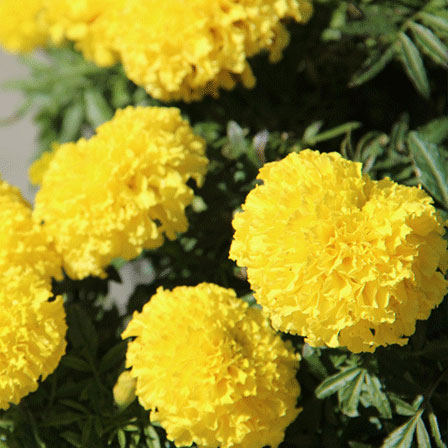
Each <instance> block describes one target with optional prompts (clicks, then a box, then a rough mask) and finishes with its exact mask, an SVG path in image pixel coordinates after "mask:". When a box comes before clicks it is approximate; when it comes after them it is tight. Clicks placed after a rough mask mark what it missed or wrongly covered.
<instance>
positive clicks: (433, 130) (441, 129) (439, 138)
mask: <svg viewBox="0 0 448 448" xmlns="http://www.w3.org/2000/svg"><path fill="white" fill-rule="evenodd" d="M417 131H418V133H419V134H420V135H421V136H422V138H423V140H425V141H427V142H429V143H434V144H436V145H438V144H440V143H442V142H443V141H444V140H446V139H447V138H448V117H442V118H436V119H435V120H432V121H430V122H429V123H427V124H425V125H424V126H421V127H419V128H418V129H417Z"/></svg>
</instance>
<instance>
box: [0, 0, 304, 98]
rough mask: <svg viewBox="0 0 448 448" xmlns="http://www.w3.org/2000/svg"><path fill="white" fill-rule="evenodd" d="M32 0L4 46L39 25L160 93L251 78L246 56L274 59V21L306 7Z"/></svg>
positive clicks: (266, 1) (277, 51)
mask: <svg viewBox="0 0 448 448" xmlns="http://www.w3.org/2000/svg"><path fill="white" fill-rule="evenodd" d="M2 2H3V4H4V5H5V6H3V8H4V9H6V10H5V12H4V15H3V17H5V19H7V20H8V21H9V20H10V17H14V13H13V12H14V11H12V10H11V11H9V10H8V9H7V8H13V6H12V5H13V2H12V1H11V0H2ZM28 2H30V0H27V3H28ZM31 3H32V5H31V6H32V7H31V8H30V9H29V10H27V11H26V13H24V14H26V17H25V19H26V21H25V22H24V23H23V24H22V23H20V26H19V27H17V31H16V30H15V29H14V28H13V27H12V26H9V25H8V27H7V28H6V30H4V32H1V31H0V43H2V44H3V45H4V46H5V47H6V48H8V49H10V50H12V51H26V50H29V49H31V48H32V47H34V46H38V45H41V44H42V43H43V41H44V40H45V39H44V36H45V33H48V39H49V40H50V41H51V42H53V43H56V44H60V43H61V42H62V41H63V40H64V39H70V40H72V41H73V42H75V43H76V47H77V48H78V49H79V50H81V51H82V52H83V53H84V55H85V56H86V57H87V58H88V59H90V60H93V61H94V62H95V63H97V64H98V65H100V66H107V65H111V64H114V63H115V62H118V61H121V62H122V64H123V66H124V68H125V71H126V73H127V75H128V77H129V78H130V79H131V80H132V81H134V82H135V83H136V84H138V85H142V86H144V87H145V89H146V90H147V91H148V92H149V93H150V94H151V95H152V96H153V97H155V98H158V99H162V100H165V101H170V100H179V99H183V100H185V101H191V100H196V99H200V98H202V97H203V95H205V94H212V95H216V94H217V92H218V90H219V89H220V88H225V89H231V88H233V87H234V85H235V84H236V82H238V81H242V82H243V84H244V85H245V86H247V87H251V86H253V85H254V83H255V78H254V76H253V74H252V71H251V68H250V66H249V63H248V61H247V59H248V58H249V57H251V56H253V55H255V54H257V53H259V52H260V51H263V50H267V51H269V53H270V59H271V61H272V62H275V61H277V60H278V59H280V57H281V53H282V50H283V48H284V47H285V46H286V45H287V44H288V41H289V34H288V32H287V31H286V29H285V27H284V25H283V24H282V23H281V21H282V20H283V19H288V18H291V19H294V20H296V21H298V22H306V21H307V20H308V19H309V18H310V16H311V13H312V7H311V3H310V1H309V0H255V1H254V0H243V1H240V0H191V1H189V2H188V6H186V5H187V4H186V3H185V2H184V1H181V0H171V1H169V2H159V1H155V0H149V1H144V2H142V1H140V0H113V1H112V2H111V1H106V0H101V1H98V0H82V1H81V0H80V1H76V2H73V1H69V0H58V1H54V0H51V1H50V0H33V1H32V2H31ZM1 4H2V3H1V2H0V5H1ZM39 4H40V6H39ZM10 5H11V6H10ZM14 5H15V3H14ZM21 9H22V8H21ZM23 9H25V8H23ZM8 11H9V13H8ZM0 17H2V14H0ZM12 22H16V19H15V18H14V20H12ZM17 23H19V22H18V21H17ZM0 28H1V27H0ZM123 29H125V30H126V33H123V32H122V30H123ZM28 35H29V40H28V39H27V36H28Z"/></svg>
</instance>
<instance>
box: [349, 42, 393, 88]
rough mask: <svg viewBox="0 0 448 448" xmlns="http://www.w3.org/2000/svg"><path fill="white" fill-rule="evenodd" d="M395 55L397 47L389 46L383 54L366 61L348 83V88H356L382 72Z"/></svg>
mask: <svg viewBox="0 0 448 448" xmlns="http://www.w3.org/2000/svg"><path fill="white" fill-rule="evenodd" d="M396 53H397V45H395V44H394V45H391V46H390V47H389V48H388V49H387V50H386V51H385V52H383V53H376V54H375V55H373V57H371V58H369V59H367V61H366V62H365V63H364V65H363V67H362V68H361V69H360V70H359V71H358V72H356V73H355V74H354V75H353V77H352V79H351V80H350V82H349V84H348V85H349V87H357V86H360V85H361V84H364V83H365V82H367V81H370V80H371V79H373V78H374V77H375V76H377V75H378V74H379V73H381V71H383V70H384V68H385V67H386V65H387V64H388V63H389V62H390V61H391V60H392V59H393V57H394V56H395V54H396Z"/></svg>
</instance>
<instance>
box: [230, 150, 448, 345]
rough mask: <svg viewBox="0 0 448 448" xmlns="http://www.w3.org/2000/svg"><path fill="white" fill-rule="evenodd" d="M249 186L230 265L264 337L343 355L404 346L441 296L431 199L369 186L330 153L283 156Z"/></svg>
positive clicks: (442, 251)
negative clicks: (264, 315)
mask: <svg viewBox="0 0 448 448" xmlns="http://www.w3.org/2000/svg"><path fill="white" fill-rule="evenodd" d="M258 178H259V179H261V180H263V185H259V186H257V187H256V188H255V189H254V190H253V191H251V192H250V193H249V195H248V197H247V199H246V203H245V204H244V205H243V212H242V213H238V214H236V216H235V218H234V221H233V226H234V228H235V237H234V238H235V239H234V241H233V243H232V246H231V249H230V257H231V258H232V259H234V260H237V263H238V265H240V266H246V267H247V273H248V278H249V281H250V283H251V285H252V288H253V289H254V291H255V293H256V298H257V300H258V302H259V303H260V304H261V305H262V306H263V307H264V308H265V309H266V310H267V311H268V312H269V313H270V316H271V320H272V324H273V326H274V328H276V329H279V330H282V331H287V332H290V333H294V334H299V335H302V336H306V341H307V342H308V343H309V344H311V345H313V346H318V345H322V344H326V345H328V346H330V347H336V346H341V345H342V346H347V347H348V348H349V350H351V351H353V352H360V351H369V352H373V351H374V350H375V348H376V347H378V346H380V345H388V344H400V345H404V344H406V343H407V341H408V338H407V337H408V336H410V335H411V334H412V333H413V332H414V330H415V323H416V320H417V319H427V318H428V316H429V314H430V312H431V310H432V309H433V308H434V307H436V306H437V305H438V304H439V303H440V302H441V301H442V299H443V297H444V295H445V293H446V291H447V281H446V280H445V279H444V275H443V274H442V272H443V273H444V272H446V267H447V251H446V243H445V241H444V239H443V238H442V235H443V233H444V228H443V223H442V220H441V218H440V216H439V215H438V213H437V212H436V210H435V208H434V207H433V206H432V205H431V204H432V199H431V198H430V197H429V196H428V195H427V194H426V193H425V192H424V191H423V190H421V189H419V188H416V187H406V186H402V185H398V184H396V183H394V182H392V181H391V180H390V179H383V180H381V181H373V180H371V179H370V178H369V177H368V176H367V175H362V173H361V164H360V163H355V162H350V161H347V160H344V159H343V158H342V157H341V156H340V155H339V154H337V153H330V154H319V153H318V152H315V151H310V150H305V151H302V152H301V153H299V154H290V155H289V156H288V157H286V158H285V159H283V160H281V161H279V162H274V163H269V164H267V165H265V166H264V167H263V168H262V169H261V170H260V174H259V176H258ZM440 271H442V272H440Z"/></svg>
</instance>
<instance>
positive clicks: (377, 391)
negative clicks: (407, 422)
mask: <svg viewBox="0 0 448 448" xmlns="http://www.w3.org/2000/svg"><path fill="white" fill-rule="evenodd" d="M365 387H366V391H367V394H368V396H369V402H370V404H371V405H372V406H374V407H375V408H376V409H377V410H378V412H379V413H380V415H381V417H383V418H388V419H389V418H392V410H391V408H390V403H389V400H388V398H387V395H386V394H385V393H384V392H383V391H382V385H381V382H380V380H379V379H378V378H377V377H376V375H373V374H371V373H368V374H366V379H365Z"/></svg>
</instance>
